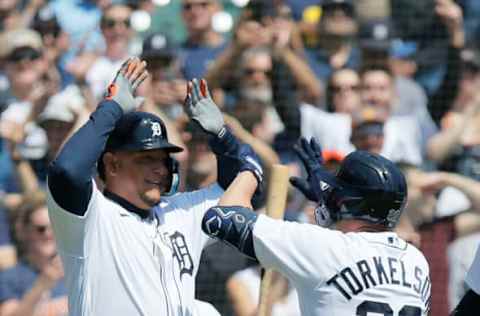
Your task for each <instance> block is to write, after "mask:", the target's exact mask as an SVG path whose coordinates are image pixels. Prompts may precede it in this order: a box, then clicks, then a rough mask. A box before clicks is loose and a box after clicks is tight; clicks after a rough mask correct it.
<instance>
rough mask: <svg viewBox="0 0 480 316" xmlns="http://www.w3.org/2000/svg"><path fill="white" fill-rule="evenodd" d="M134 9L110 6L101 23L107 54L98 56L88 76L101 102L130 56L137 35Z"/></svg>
mask: <svg viewBox="0 0 480 316" xmlns="http://www.w3.org/2000/svg"><path fill="white" fill-rule="evenodd" d="M131 14H132V9H131V8H130V7H129V6H126V5H123V4H112V5H110V6H108V7H107V8H106V9H105V10H104V12H103V16H102V18H101V21H100V26H101V29H102V34H103V37H104V39H105V45H106V46H105V52H104V53H102V54H101V55H100V56H98V57H97V58H96V60H95V62H94V63H93V65H92V66H91V67H90V69H89V70H88V72H87V74H86V77H85V79H86V82H87V84H88V86H89V87H90V89H91V91H92V93H93V96H94V97H95V99H97V100H101V98H102V97H103V93H104V90H105V87H106V86H108V85H109V83H110V82H112V80H113V77H114V75H115V73H116V71H117V69H119V68H120V66H121V65H122V63H123V62H124V61H125V60H126V59H127V57H128V56H129V44H130V41H131V39H132V37H133V36H134V35H135V33H134V31H133V30H132V28H131V26H130V17H131Z"/></svg>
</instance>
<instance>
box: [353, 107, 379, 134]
mask: <svg viewBox="0 0 480 316" xmlns="http://www.w3.org/2000/svg"><path fill="white" fill-rule="evenodd" d="M386 119H387V113H386V112H385V111H382V110H381V109H379V108H377V107H373V106H363V107H362V108H361V109H360V110H358V111H356V112H354V113H352V136H355V137H362V136H367V135H372V134H377V135H379V134H383V125H384V123H385V121H386Z"/></svg>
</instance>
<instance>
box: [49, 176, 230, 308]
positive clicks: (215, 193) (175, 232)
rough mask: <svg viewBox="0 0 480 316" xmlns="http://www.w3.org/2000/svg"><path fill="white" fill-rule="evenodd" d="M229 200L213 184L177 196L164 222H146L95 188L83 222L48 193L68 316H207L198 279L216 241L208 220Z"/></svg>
mask: <svg viewBox="0 0 480 316" xmlns="http://www.w3.org/2000/svg"><path fill="white" fill-rule="evenodd" d="M222 193H223V190H222V189H221V188H220V187H219V186H218V185H214V186H211V187H208V188H206V189H203V190H199V191H195V192H189V193H181V194H177V195H175V196H172V197H169V198H165V199H163V200H162V202H161V203H160V205H159V206H157V207H156V208H157V212H156V213H157V214H158V215H157V216H152V217H151V218H149V219H142V218H141V217H140V216H138V215H137V214H135V213H132V212H129V211H127V210H126V209H124V208H123V207H121V206H120V205H118V204H116V203H114V202H113V201H111V200H109V199H107V198H106V197H105V196H104V195H103V194H102V193H101V192H100V191H99V190H98V189H97V187H96V186H95V184H93V192H92V197H91V199H90V202H89V205H88V209H87V212H86V213H85V215H84V216H78V215H75V214H72V213H69V212H67V211H65V210H63V209H62V208H61V207H60V206H59V205H58V204H57V203H56V202H55V201H54V200H53V197H52V196H51V194H50V192H49V193H48V200H47V202H48V209H49V214H50V219H51V221H52V225H53V230H54V232H55V235H56V238H57V244H58V248H59V253H60V255H61V257H62V259H63V263H64V268H65V279H66V285H67V289H68V299H69V315H71V316H72V315H73V316H77V315H85V316H87V315H88V316H92V315H112V316H113V315H115V316H123V315H125V316H127V315H128V316H132V315H148V316H151V315H162V316H174V315H175V316H176V315H185V316H187V315H188V316H192V315H195V316H196V315H201V313H199V310H201V308H200V307H201V304H200V303H198V301H197V303H196V302H195V299H194V294H195V276H196V273H197V271H198V264H199V261H200V255H201V252H202V249H203V248H204V247H205V246H206V244H207V243H209V241H213V240H212V239H210V238H209V237H208V236H207V235H206V234H204V233H203V232H202V230H201V221H202V217H203V215H204V213H205V212H206V210H208V208H210V207H211V206H214V205H216V204H217V202H218V199H219V198H220V196H221V194H222Z"/></svg>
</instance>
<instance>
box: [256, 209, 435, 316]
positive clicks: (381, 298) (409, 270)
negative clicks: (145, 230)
mask: <svg viewBox="0 0 480 316" xmlns="http://www.w3.org/2000/svg"><path fill="white" fill-rule="evenodd" d="M253 236H254V237H253V238H254V247H255V253H256V256H257V258H258V260H259V261H260V263H261V264H262V265H263V266H265V267H267V268H273V269H275V270H277V271H279V272H280V273H282V274H284V275H285V276H286V277H287V278H288V279H289V280H290V281H291V282H292V285H293V286H294V287H295V288H296V289H297V293H298V298H299V302H300V309H301V311H302V315H303V316H319V315H335V316H343V315H348V316H351V315H360V316H362V315H363V316H369V315H390V316H422V315H426V314H427V313H428V309H429V306H430V305H429V304H430V288H431V283H430V278H429V268H428V263H427V261H426V260H425V257H424V256H423V255H422V254H421V252H420V251H419V250H417V249H416V248H415V247H413V246H412V245H409V244H407V243H406V242H405V241H403V240H402V239H400V238H398V236H397V235H396V234H395V233H393V232H382V233H366V232H365V233H364V232H360V233H342V232H340V231H336V230H331V229H326V228H323V227H320V226H316V225H310V224H299V223H293V222H284V221H279V220H274V219H271V218H269V217H267V216H265V215H260V216H259V217H258V219H257V222H256V223H255V227H254V229H253Z"/></svg>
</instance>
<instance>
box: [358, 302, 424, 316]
mask: <svg viewBox="0 0 480 316" xmlns="http://www.w3.org/2000/svg"><path fill="white" fill-rule="evenodd" d="M368 313H375V314H379V315H384V316H393V310H392V308H391V307H390V305H388V304H387V303H381V302H374V301H363V303H361V304H360V305H358V306H357V314H356V315H357V316H368ZM421 315H422V310H421V308H420V307H416V306H410V305H405V306H403V307H402V309H401V310H400V312H398V316H421Z"/></svg>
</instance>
